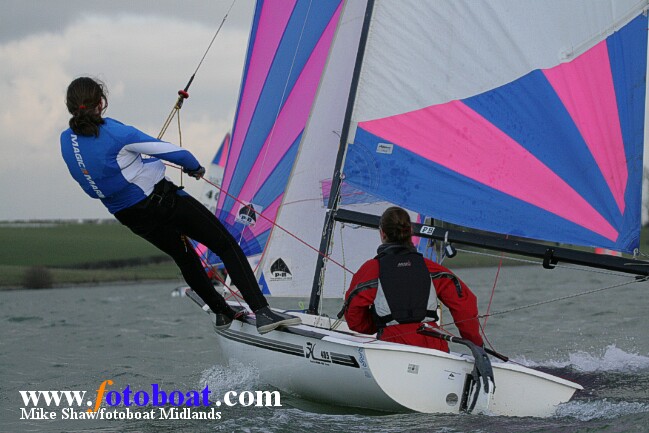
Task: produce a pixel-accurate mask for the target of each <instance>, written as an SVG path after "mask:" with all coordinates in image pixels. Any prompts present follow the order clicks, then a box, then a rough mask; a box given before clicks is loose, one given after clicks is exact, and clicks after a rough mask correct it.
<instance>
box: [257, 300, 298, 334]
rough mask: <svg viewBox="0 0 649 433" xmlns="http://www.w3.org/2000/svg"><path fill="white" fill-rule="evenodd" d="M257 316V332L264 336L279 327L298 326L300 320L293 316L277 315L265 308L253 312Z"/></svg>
mask: <svg viewBox="0 0 649 433" xmlns="http://www.w3.org/2000/svg"><path fill="white" fill-rule="evenodd" d="M255 315H256V316H257V332H259V333H260V334H265V333H267V332H270V331H272V330H273V329H276V328H279V327H280V326H291V325H299V324H300V323H302V319H300V318H299V317H295V316H290V315H288V314H284V313H278V312H276V311H273V310H271V309H270V307H268V306H266V307H263V308H260V309H259V310H257V311H255Z"/></svg>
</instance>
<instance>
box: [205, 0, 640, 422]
mask: <svg viewBox="0 0 649 433" xmlns="http://www.w3.org/2000/svg"><path fill="white" fill-rule="evenodd" d="M647 7H648V2H647V1H646V0H592V1H589V2H584V1H581V0H547V1H544V2H537V1H531V0H529V1H520V0H500V1H498V2H492V1H472V0H438V1H421V0H400V1H391V0H374V1H372V0H369V1H366V0H351V1H344V0H318V1H309V0H278V1H271V0H265V1H259V2H258V3H257V6H256V9H255V14H254V18H253V23H252V30H251V34H250V40H249V46H248V52H247V58H246V64H245V68H244V73H243V77H242V86H241V92H240V96H239V102H238V109H237V114H236V118H235V121H234V128H233V132H232V142H231V149H230V152H229V154H228V160H227V164H226V169H225V173H224V178H223V189H224V191H227V192H228V195H227V196H226V195H225V194H221V195H220V197H219V204H218V207H217V216H219V218H220V219H221V220H222V221H223V222H224V224H226V226H227V227H228V228H229V230H231V232H232V233H233V234H234V235H235V237H236V238H238V239H240V241H241V245H242V248H243V249H244V251H245V252H246V254H248V255H253V254H262V256H261V257H262V258H261V261H260V263H259V266H258V268H257V273H258V275H259V278H260V282H261V284H262V286H263V288H264V292H265V293H267V294H269V295H271V296H295V297H300V296H304V297H308V298H309V307H308V309H306V310H305V311H304V312H299V313H296V315H297V316H299V317H301V319H302V321H303V324H302V325H300V326H294V327H289V328H285V329H280V330H276V331H273V332H270V333H268V334H264V335H259V334H258V333H257V330H256V327H255V322H254V315H253V314H250V315H248V316H246V317H244V318H243V320H241V321H235V322H234V323H233V324H232V326H231V327H230V329H228V330H226V331H218V332H217V333H216V341H217V343H218V346H219V347H218V348H219V350H220V351H221V352H222V353H223V354H224V355H225V357H226V358H229V359H235V360H238V361H241V362H243V363H246V364H251V363H252V364H254V365H256V366H257V368H258V369H259V372H260V376H261V379H262V380H263V381H265V382H267V383H269V384H271V385H273V386H276V387H277V388H279V389H280V390H285V391H289V392H292V393H295V394H297V395H299V396H302V397H304V398H306V399H311V400H316V401H321V402H325V403H329V404H336V405H343V406H351V407H362V408H368V409H373V410H379V411H389V412H398V411H419V412H426V413H458V412H461V411H467V412H469V411H473V412H481V413H490V414H496V415H508V416H537V417H546V416H551V415H552V414H553V413H554V412H555V410H556V408H557V405H559V404H561V403H563V402H567V401H568V400H569V399H570V398H571V397H572V395H573V393H574V392H575V391H576V390H579V389H581V386H580V385H578V384H576V383H573V382H570V381H567V380H564V379H561V378H558V377H555V376H552V375H549V374H546V373H543V372H539V371H535V370H533V369H530V368H526V367H523V366H520V365H516V364H513V363H510V362H500V361H498V360H495V359H494V360H493V363H491V366H490V369H491V371H490V372H489V371H487V372H486V373H485V370H483V371H482V372H478V374H477V375H476V374H475V373H476V370H475V369H476V368H477V366H478V364H479V362H478V361H479V359H477V358H476V357H474V356H469V355H462V354H458V353H453V352H452V353H444V352H440V351H435V350H431V349H424V348H419V347H410V346H405V345H399V344H393V343H388V342H383V341H379V340H376V339H375V338H374V337H372V336H367V335H361V334H356V333H354V332H351V331H350V330H349V329H347V328H346V326H345V323H344V322H340V321H338V320H335V319H333V318H329V317H326V316H324V315H322V314H321V303H320V300H321V299H322V297H323V296H338V297H340V296H342V295H343V294H344V292H345V290H346V289H347V286H348V284H349V281H350V279H351V278H350V276H349V271H350V270H352V271H353V270H355V269H357V268H358V267H359V266H360V264H361V263H363V262H364V261H365V260H366V259H368V258H370V257H373V256H374V254H375V248H376V246H377V244H378V242H379V241H378V236H377V234H376V232H375V231H374V230H368V229H366V228H367V227H370V228H371V227H376V226H377V222H378V217H377V216H376V215H379V214H381V212H382V211H383V210H384V209H385V208H386V206H387V205H388V204H389V203H392V204H396V205H399V206H401V207H404V208H406V209H409V210H410V211H412V212H413V215H415V216H416V215H425V216H427V217H430V218H432V219H433V221H445V222H449V223H452V224H454V225H455V226H459V227H465V228H467V229H475V230H479V231H480V232H479V233H480V234H476V232H474V231H470V230H469V231H465V230H461V231H451V230H447V229H443V228H440V227H436V226H435V225H434V224H432V223H431V224H415V230H416V235H417V236H420V237H421V238H424V239H435V240H437V241H438V242H446V243H452V242H454V243H456V244H457V243H461V244H465V245H477V246H480V247H483V248H490V249H495V250H500V251H505V252H509V253H516V254H523V255H528V256H532V257H537V258H540V259H542V260H543V264H544V266H545V267H547V268H552V267H554V266H556V264H557V263H563V262H567V263H577V264H580V265H586V266H592V267H598V268H604V269H609V270H613V271H617V272H624V273H630V274H636V275H638V276H639V278H645V277H646V276H647V274H649V266H646V265H647V263H646V262H643V261H640V260H636V259H635V257H634V258H629V257H630V256H629V255H628V254H627V255H626V256H623V257H614V256H605V255H598V254H591V253H589V252H587V251H585V250H586V249H585V248H583V247H598V248H606V249H611V250H615V251H620V252H624V253H634V252H635V251H637V249H638V247H639V234H640V196H641V187H640V185H641V180H642V155H643V146H644V123H645V116H644V107H645V93H646V69H647V27H648V25H647V15H646V13H647ZM246 208H247V209H252V208H254V210H255V213H254V214H252V215H251V214H250V213H249V212H248V213H247V212H246V211H245V209H246ZM242 215H243V217H242ZM322 221H324V228H321V226H320V223H321V222H322ZM420 221H423V220H421V219H420ZM523 238H524V240H521V239H523ZM559 244H561V246H556V245H559ZM314 246H315V247H314ZM572 246H577V248H574V247H572ZM320 252H322V253H320ZM323 255H324V256H326V258H323ZM548 272H549V271H548ZM645 281H646V280H645ZM196 300H197V302H199V303H200V300H199V299H196ZM489 377H491V378H489ZM492 379H493V380H492ZM494 384H495V387H494V386H493V385H494ZM480 385H481V386H480Z"/></svg>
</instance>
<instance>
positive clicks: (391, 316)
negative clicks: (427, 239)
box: [372, 244, 439, 328]
mask: <svg viewBox="0 0 649 433" xmlns="http://www.w3.org/2000/svg"><path fill="white" fill-rule="evenodd" d="M375 259H377V260H378V261H379V281H378V288H377V292H376V299H375V300H374V305H373V307H372V311H373V315H374V320H375V323H376V325H377V327H379V328H384V327H386V326H391V325H396V324H404V323H418V322H435V321H437V320H439V317H438V315H437V307H438V300H437V292H436V290H435V286H434V285H433V282H432V279H431V275H430V272H429V270H428V267H427V266H426V263H425V262H424V258H423V256H422V255H421V254H419V253H418V252H417V250H415V249H414V248H413V247H407V246H403V245H399V244H385V245H382V248H379V254H378V255H377V256H376V257H375Z"/></svg>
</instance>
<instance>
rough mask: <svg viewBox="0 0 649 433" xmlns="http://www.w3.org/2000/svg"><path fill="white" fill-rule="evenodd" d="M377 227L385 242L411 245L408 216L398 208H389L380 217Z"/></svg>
mask: <svg viewBox="0 0 649 433" xmlns="http://www.w3.org/2000/svg"><path fill="white" fill-rule="evenodd" d="M379 227H381V230H383V233H384V234H385V236H386V238H387V239H386V240H387V242H390V243H399V244H403V245H412V225H411V224H410V215H408V212H406V211H405V210H403V209H402V208H400V207H397V206H393V207H389V208H387V209H386V210H385V212H383V215H381V220H380V222H379Z"/></svg>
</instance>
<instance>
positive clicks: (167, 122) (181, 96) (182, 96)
mask: <svg viewBox="0 0 649 433" xmlns="http://www.w3.org/2000/svg"><path fill="white" fill-rule="evenodd" d="M236 1H237V0H232V4H231V5H230V7H229V8H228V10H227V12H226V13H225V15H224V16H223V20H221V24H220V25H219V27H218V28H217V29H216V32H215V33H214V36H213V37H212V40H211V41H210V43H209V45H208V46H207V49H206V50H205V52H204V53H203V57H201V60H200V61H199V62H198V65H197V66H196V69H195V70H194V73H193V74H192V75H191V77H190V78H189V81H188V82H187V84H186V85H185V88H184V89H183V90H179V91H178V98H177V99H176V103H175V104H174V106H173V107H172V108H171V112H170V113H169V116H167V119H166V120H165V122H164V124H163V125H162V128H161V129H160V133H159V134H158V139H159V140H160V139H162V137H163V136H164V134H165V132H167V128H169V125H170V124H171V121H172V120H173V118H174V116H175V115H176V114H177V113H178V112H179V111H180V109H181V108H182V106H183V102H184V100H185V99H187V98H189V93H188V91H189V87H190V86H191V85H192V82H193V81H194V78H196V74H197V73H198V70H199V69H200V67H201V66H202V65H203V61H204V60H205V57H207V53H208V52H209V51H210V49H211V48H212V45H213V44H214V41H215V40H216V37H217V36H218V34H219V33H220V32H221V28H222V27H223V24H225V21H226V20H227V18H228V15H229V14H230V11H231V10H232V8H233V7H234V4H235V3H236Z"/></svg>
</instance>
